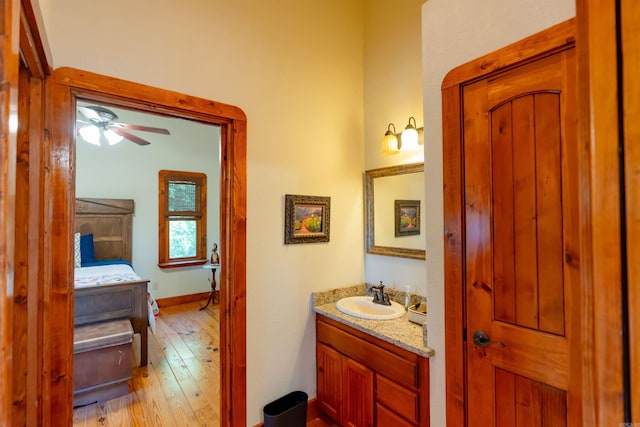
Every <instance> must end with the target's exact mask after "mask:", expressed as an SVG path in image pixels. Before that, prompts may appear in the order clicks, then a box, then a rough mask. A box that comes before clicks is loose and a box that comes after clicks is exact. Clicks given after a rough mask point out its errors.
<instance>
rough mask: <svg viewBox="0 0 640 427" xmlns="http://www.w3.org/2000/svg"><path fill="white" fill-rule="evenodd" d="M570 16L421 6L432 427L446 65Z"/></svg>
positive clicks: (440, 390)
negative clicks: (426, 131)
mask: <svg viewBox="0 0 640 427" xmlns="http://www.w3.org/2000/svg"><path fill="white" fill-rule="evenodd" d="M574 15H575V1H573V0H487V1H483V2H477V1H473V0H429V1H428V2H427V3H426V4H425V5H424V6H423V8H422V39H423V42H422V46H423V48H422V58H423V60H422V62H423V82H424V83H423V87H424V96H423V98H424V123H425V128H427V129H431V130H432V132H431V135H430V138H431V143H428V144H427V143H425V182H426V192H427V196H426V205H427V206H431V207H432V209H431V210H430V211H429V213H428V214H427V219H426V222H427V224H426V230H427V248H428V255H427V295H428V298H429V313H428V314H427V316H428V325H429V326H428V328H429V330H428V336H429V345H430V346H431V347H433V348H434V349H435V350H436V355H435V357H433V358H432V359H431V361H430V365H429V366H430V372H431V425H433V426H444V425H446V422H445V409H446V408H445V354H444V261H443V251H444V249H443V215H442V209H443V201H442V198H443V193H442V96H441V91H440V86H441V84H442V80H443V79H444V76H445V75H446V73H447V72H449V71H450V70H451V69H453V68H455V67H457V66H458V65H461V64H463V63H465V62H468V61H470V60H472V59H475V58H477V57H479V56H482V55H484V54H486V53H489V52H491V51H494V50H496V49H498V48H500V47H503V46H505V45H507V44H509V43H512V42H515V41H517V40H520V39H522V38H524V37H526V36H528V35H531V34H534V33H536V32H538V31H541V30H543V29H545V28H547V27H550V26H551V25H553V24H557V23H559V22H562V21H564V20H566V19H569V18H571V17H572V16H574Z"/></svg>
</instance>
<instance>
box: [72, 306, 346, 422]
mask: <svg viewBox="0 0 640 427" xmlns="http://www.w3.org/2000/svg"><path fill="white" fill-rule="evenodd" d="M202 305H204V301H198V302H191V303H187V304H181V305H174V306H169V307H162V308H161V309H160V316H159V317H158V318H157V319H156V333H155V334H153V333H151V332H149V364H148V365H147V366H146V367H144V368H137V369H134V370H133V373H132V377H131V380H130V381H129V394H128V395H126V396H122V397H119V398H117V399H113V400H110V401H108V402H103V403H96V404H92V405H87V406H83V407H79V408H76V409H75V410H74V414H73V425H74V426H140V427H146V426H154V427H162V426H208V427H218V426H220V415H219V411H220V356H219V351H218V345H219V342H220V341H219V340H220V335H219V330H220V309H219V305H218V304H209V307H207V308H206V309H205V310H203V311H199V310H198V309H199V308H200V307H201V306H202ZM307 426H309V427H335V426H337V424H333V423H332V422H331V421H330V420H329V419H328V418H324V417H320V418H316V419H314V420H311V421H309V422H308V423H307Z"/></svg>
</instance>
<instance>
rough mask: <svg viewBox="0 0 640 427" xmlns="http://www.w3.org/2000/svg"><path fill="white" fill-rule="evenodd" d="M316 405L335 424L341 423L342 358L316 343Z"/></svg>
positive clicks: (330, 349) (335, 352)
mask: <svg viewBox="0 0 640 427" xmlns="http://www.w3.org/2000/svg"><path fill="white" fill-rule="evenodd" d="M316 357H317V364H318V368H317V370H318V373H317V374H318V375H317V391H318V405H319V406H320V408H321V409H322V410H323V411H324V413H325V414H327V415H328V416H329V417H331V418H332V419H333V420H334V421H335V422H338V423H339V422H342V358H343V356H342V355H341V354H340V353H338V352H337V351H335V350H333V349H332V348H330V347H327V346H326V345H324V344H321V343H317V346H316Z"/></svg>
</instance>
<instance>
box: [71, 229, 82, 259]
mask: <svg viewBox="0 0 640 427" xmlns="http://www.w3.org/2000/svg"><path fill="white" fill-rule="evenodd" d="M81 259H82V258H81V255H80V233H76V234H75V235H74V236H73V266H74V267H80V261H81Z"/></svg>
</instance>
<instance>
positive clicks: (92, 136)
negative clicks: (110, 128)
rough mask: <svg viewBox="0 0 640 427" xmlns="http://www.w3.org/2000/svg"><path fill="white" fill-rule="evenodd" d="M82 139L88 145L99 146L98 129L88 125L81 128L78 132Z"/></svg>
mask: <svg viewBox="0 0 640 427" xmlns="http://www.w3.org/2000/svg"><path fill="white" fill-rule="evenodd" d="M78 133H80V136H81V137H82V139H84V140H85V141H87V142H88V143H89V144H93V145H100V129H98V127H97V126H94V125H89V126H84V127H81V128H80V129H79V130H78Z"/></svg>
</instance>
